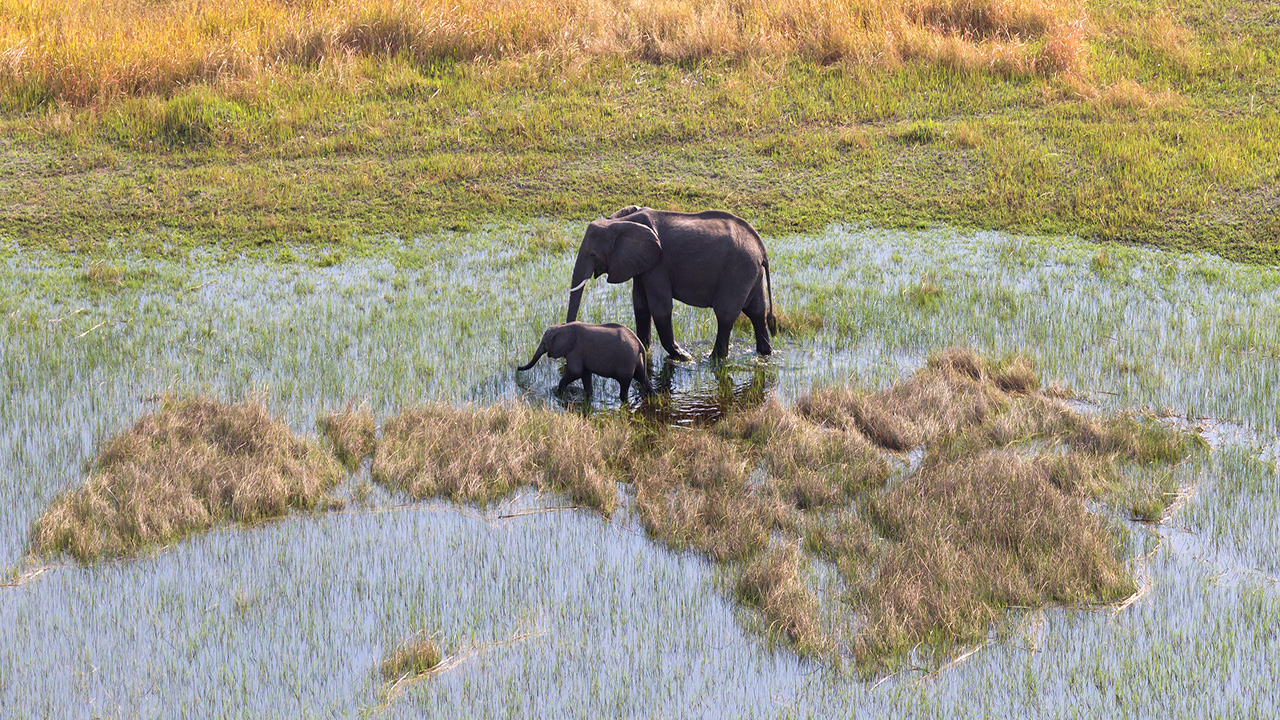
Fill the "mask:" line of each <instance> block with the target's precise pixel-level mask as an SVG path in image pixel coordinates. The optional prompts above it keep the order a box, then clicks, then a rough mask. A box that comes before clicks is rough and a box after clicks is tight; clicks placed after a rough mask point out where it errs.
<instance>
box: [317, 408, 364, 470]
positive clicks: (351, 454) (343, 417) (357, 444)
mask: <svg viewBox="0 0 1280 720" xmlns="http://www.w3.org/2000/svg"><path fill="white" fill-rule="evenodd" d="M320 432H321V433H323V434H324V436H325V437H327V438H329V442H330V443H332V444H333V452H334V454H335V455H337V457H338V461H339V462H341V463H342V464H343V465H345V466H346V467H347V469H348V470H354V469H355V468H356V466H357V465H359V464H360V461H361V460H363V459H364V458H365V457H367V456H369V455H371V454H373V450H374V448H375V447H376V446H377V444H378V438H377V437H376V435H375V434H374V420H373V411H372V410H370V409H369V405H368V404H367V403H361V404H360V405H359V406H357V405H355V404H354V403H348V404H347V407H346V409H345V410H342V411H340V412H333V413H326V414H324V415H321V416H320Z"/></svg>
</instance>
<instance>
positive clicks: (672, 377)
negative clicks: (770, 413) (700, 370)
mask: <svg viewBox="0 0 1280 720" xmlns="http://www.w3.org/2000/svg"><path fill="white" fill-rule="evenodd" d="M743 370H747V369H746V368H743ZM676 371H677V369H676V365H675V364H674V363H671V362H664V363H662V368H661V369H660V370H659V371H658V373H657V375H656V376H655V377H654V383H653V386H654V390H655V391H656V392H657V393H659V395H660V396H661V397H663V398H665V400H664V401H663V402H661V403H657V404H653V405H649V406H646V407H645V408H644V414H645V416H646V417H648V418H649V419H651V420H653V421H655V422H658V423H661V424H663V425H683V426H700V425H712V424H714V423H716V422H718V421H720V420H721V419H722V418H724V417H725V416H726V415H728V414H729V413H732V412H741V411H744V410H750V409H751V408H755V407H758V406H760V405H762V404H764V401H765V400H766V399H768V397H769V394H770V393H771V392H773V390H774V388H775V387H777V384H778V370H777V368H776V367H775V366H773V365H770V364H765V363H756V364H754V366H753V367H751V368H750V369H749V373H750V374H746V373H738V379H737V380H735V378H734V373H733V372H732V371H731V370H730V369H729V368H728V367H725V366H723V365H719V366H715V367H714V368H713V372H714V379H715V385H714V386H710V387H706V386H699V385H698V384H697V383H695V382H690V384H691V385H692V387H688V388H687V389H681V388H679V387H677V383H676ZM682 374H683V373H682ZM744 375H745V377H744ZM693 379H696V376H695V378H693ZM693 379H691V380H693Z"/></svg>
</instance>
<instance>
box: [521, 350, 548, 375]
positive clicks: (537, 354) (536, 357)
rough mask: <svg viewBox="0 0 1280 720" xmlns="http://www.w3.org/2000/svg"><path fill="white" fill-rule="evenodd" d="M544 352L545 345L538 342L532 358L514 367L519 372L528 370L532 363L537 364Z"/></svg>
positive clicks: (545, 351) (545, 352)
mask: <svg viewBox="0 0 1280 720" xmlns="http://www.w3.org/2000/svg"><path fill="white" fill-rule="evenodd" d="M546 354H547V348H546V346H545V345H544V344H543V343H538V351H537V352H535V353H534V354H533V359H532V360H530V361H529V362H528V363H527V364H525V365H521V366H520V367H518V368H516V370H518V371H520V372H524V371H525V370H528V369H529V368H531V367H533V366H534V365H537V364H538V361H539V360H541V359H542V356H543V355H546Z"/></svg>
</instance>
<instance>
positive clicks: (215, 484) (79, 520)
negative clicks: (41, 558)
mask: <svg viewBox="0 0 1280 720" xmlns="http://www.w3.org/2000/svg"><path fill="white" fill-rule="evenodd" d="M341 475H342V471H341V468H340V467H339V466H338V464H337V463H336V462H335V461H334V460H333V458H332V457H331V456H330V455H329V454H328V453H326V452H325V451H324V450H323V449H322V448H321V447H320V446H319V445H317V444H316V443H313V442H309V441H305V440H302V439H300V438H298V437H297V436H296V435H294V434H293V431H292V430H290V429H289V427H288V426H287V425H285V424H284V423H282V422H280V421H279V420H276V419H274V418H272V417H271V415H270V413H269V412H268V410H267V407H266V405H265V404H264V403H263V402H262V401H261V400H246V401H244V402H240V403H232V404H227V403H220V402H217V401H215V400H211V399H208V398H204V397H194V398H187V399H177V398H173V397H167V398H165V399H164V400H162V402H161V406H160V409H159V410H158V411H156V412H155V413H152V414H149V415H146V416H144V417H142V418H141V419H139V420H138V421H137V422H136V423H135V424H134V426H133V427H132V428H131V429H129V430H128V431H126V432H123V433H121V434H119V435H117V436H115V437H114V438H112V439H111V440H110V441H108V442H107V445H106V447H105V448H103V450H102V451H101V452H100V453H99V454H98V457H97V458H96V459H95V461H94V463H93V467H92V470H91V472H90V475H89V478H88V479H87V480H86V482H85V484H84V486H82V487H80V488H77V489H74V490H70V491H67V492H66V493H63V494H62V495H61V496H59V497H58V498H57V499H56V500H55V501H54V502H53V504H52V505H51V506H50V508H49V509H48V510H46V511H45V512H44V514H43V515H41V516H40V518H39V519H38V520H37V521H36V523H35V527H34V529H33V533H32V540H31V542H32V546H33V547H34V548H35V550H36V551H37V552H39V553H41V554H44V555H52V554H55V553H58V552H68V553H70V554H71V555H73V556H74V557H76V558H77V559H78V560H80V561H82V562H87V561H90V560H94V559H97V558H102V557H113V556H120V555H126V554H129V553H131V552H134V551H137V550H138V549H141V548H143V547H146V546H148V545H156V544H161V543H165V542H169V541H172V540H176V539H178V538H181V537H183V536H185V535H187V534H190V533H192V532H196V531H199V530H204V529H207V528H210V527H213V526H215V525H219V524H222V523H226V522H246V521H251V520H260V519H263V518H272V517H278V516H280V515H283V514H284V513H285V512H287V511H288V509H289V508H316V507H320V506H324V505H325V504H326V503H327V502H328V501H329V498H328V496H327V492H328V491H329V490H330V489H332V488H333V486H334V485H336V484H337V482H338V480H339V479H340V478H341Z"/></svg>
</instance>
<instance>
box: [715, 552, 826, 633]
mask: <svg viewBox="0 0 1280 720" xmlns="http://www.w3.org/2000/svg"><path fill="white" fill-rule="evenodd" d="M800 569H801V554H800V552H799V551H798V550H797V549H795V548H775V549H772V550H770V551H769V552H766V553H763V554H761V555H758V556H757V557H755V558H752V559H751V560H750V561H748V562H747V563H746V564H745V565H744V566H743V567H742V568H741V569H740V571H739V573H738V578H737V581H736V582H735V583H734V594H735V595H736V596H737V598H738V600H739V601H741V602H743V603H745V604H746V605H749V606H751V607H754V608H757V609H758V610H759V611H760V613H761V615H762V616H763V617H764V620H765V622H766V623H767V624H768V627H769V629H770V631H772V632H776V633H778V634H780V635H783V636H785V637H786V638H787V639H789V640H790V641H791V643H792V644H793V645H795V647H796V649H797V650H799V651H800V652H801V653H802V654H805V655H818V654H821V653H822V652H823V647H822V644H823V641H824V640H823V636H822V632H821V629H820V626H819V623H818V601H817V598H815V597H814V595H813V592H812V591H811V590H810V589H809V587H808V585H806V584H805V582H804V580H803V578H801V577H800Z"/></svg>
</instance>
